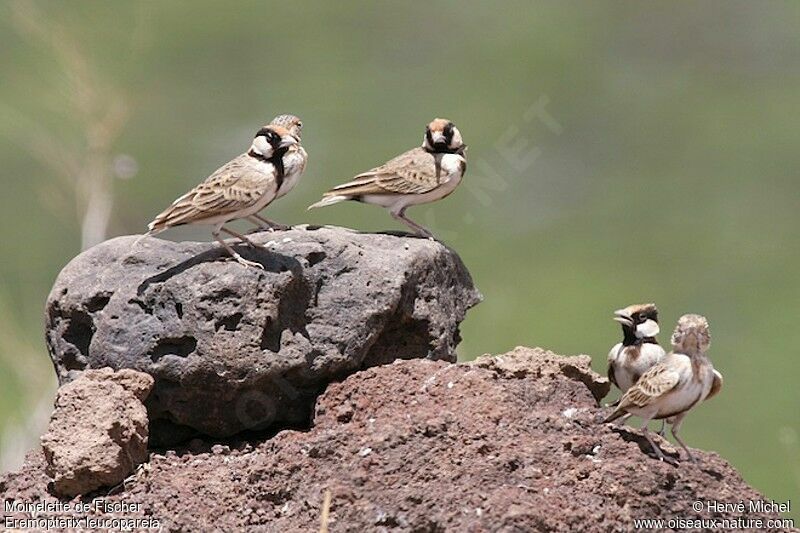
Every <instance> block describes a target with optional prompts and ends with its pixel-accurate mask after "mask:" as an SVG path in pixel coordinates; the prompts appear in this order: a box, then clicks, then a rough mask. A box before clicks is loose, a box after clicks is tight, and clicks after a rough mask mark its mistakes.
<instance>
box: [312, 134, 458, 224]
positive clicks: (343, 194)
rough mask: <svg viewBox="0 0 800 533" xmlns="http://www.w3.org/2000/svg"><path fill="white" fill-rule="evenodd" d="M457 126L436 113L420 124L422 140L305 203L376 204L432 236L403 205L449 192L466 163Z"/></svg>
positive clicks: (324, 204) (431, 200)
mask: <svg viewBox="0 0 800 533" xmlns="http://www.w3.org/2000/svg"><path fill="white" fill-rule="evenodd" d="M466 148H467V147H466V145H465V144H464V142H463V140H462V139H461V132H459V131H458V128H456V127H455V125H453V123H452V122H450V121H449V120H447V119H443V118H437V119H435V120H434V121H433V122H431V123H430V124H428V127H427V128H426V129H425V139H424V141H423V143H422V146H421V147H419V148H414V149H412V150H409V151H408V152H405V153H403V154H400V155H399V156H397V157H395V158H394V159H392V160H390V161H388V162H387V163H384V164H383V165H381V166H379V167H375V168H373V169H372V170H368V171H367V172H364V173H362V174H359V175H358V176H356V177H355V178H353V180H352V181H349V182H347V183H344V184H342V185H337V186H336V187H334V188H333V189H331V190H330V191H328V192H326V193H325V194H324V195H323V198H322V200H320V201H319V202H317V203H315V204H313V205H311V206H309V209H313V208H315V207H325V206H328V205H333V204H336V203H339V202H342V201H344V200H356V201H358V202H364V203H368V204H375V205H379V206H381V207H385V208H387V209H388V210H389V213H391V215H392V217H394V218H395V219H397V220H399V221H401V222H403V223H404V224H406V225H407V226H408V227H410V228H411V229H412V230H413V231H414V233H416V234H417V235H419V236H422V237H428V238H433V234H432V233H431V232H430V231H428V229H426V228H425V227H423V226H421V225H419V224H417V223H416V222H414V221H413V220H411V219H410V218H408V217H406V215H405V211H406V209H407V208H408V207H411V206H413V205H418V204H426V203H429V202H434V201H436V200H440V199H442V198H444V197H445V196H447V195H448V194H450V193H451V192H453V191H454V190H455V188H456V187H458V184H459V183H460V182H461V178H462V177H463V176H464V171H465V170H466V169H467V159H466V157H465V150H466Z"/></svg>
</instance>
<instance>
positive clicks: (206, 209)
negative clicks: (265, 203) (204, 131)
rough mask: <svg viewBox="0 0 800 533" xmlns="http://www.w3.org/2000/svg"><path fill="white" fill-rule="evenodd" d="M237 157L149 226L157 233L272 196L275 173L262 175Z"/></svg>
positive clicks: (223, 213) (176, 202) (244, 206)
mask: <svg viewBox="0 0 800 533" xmlns="http://www.w3.org/2000/svg"><path fill="white" fill-rule="evenodd" d="M243 157H246V156H240V157H237V158H236V159H233V160H232V161H230V162H229V163H227V164H225V165H223V166H222V167H220V168H219V169H217V170H216V171H215V172H214V173H213V174H211V175H210V176H209V177H208V178H206V180H205V181H203V183H201V184H200V185H198V186H197V187H195V188H194V189H192V190H191V191H189V192H188V193H186V194H184V195H183V196H181V197H180V198H178V199H177V200H175V201H174V202H173V203H172V205H171V206H169V207H168V208H167V209H165V210H164V211H163V212H162V213H161V214H159V215H158V216H157V217H156V218H155V219H154V220H153V222H151V223H150V229H151V231H152V230H158V229H164V228H167V227H171V226H179V225H181V224H189V223H192V222H199V221H202V220H204V219H207V218H211V217H217V216H224V215H227V214H232V213H236V212H237V211H241V210H242V209H247V208H248V207H253V206H255V205H256V204H257V203H258V202H259V201H260V200H262V199H263V197H264V195H265V194H272V195H274V194H275V192H276V191H275V190H274V189H275V185H276V180H275V176H274V173H264V172H263V171H261V170H259V169H258V168H256V167H254V166H253V165H251V164H250V163H249V161H248V160H246V159H243Z"/></svg>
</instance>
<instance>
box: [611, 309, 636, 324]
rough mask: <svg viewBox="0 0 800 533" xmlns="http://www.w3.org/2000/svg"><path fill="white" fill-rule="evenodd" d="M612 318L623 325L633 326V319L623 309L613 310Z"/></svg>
mask: <svg viewBox="0 0 800 533" xmlns="http://www.w3.org/2000/svg"><path fill="white" fill-rule="evenodd" d="M614 320H616V321H617V322H619V323H620V324H622V325H623V326H633V319H632V318H631V316H630V315H629V314H628V313H627V312H626V311H625V310H624V309H617V310H616V311H614Z"/></svg>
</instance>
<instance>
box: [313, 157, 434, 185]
mask: <svg viewBox="0 0 800 533" xmlns="http://www.w3.org/2000/svg"><path fill="white" fill-rule="evenodd" d="M440 172H441V170H440V169H439V168H437V165H436V157H435V156H433V155H432V154H429V153H428V152H426V151H425V150H423V149H422V148H414V149H413V150H409V151H408V152H406V153H404V154H401V155H399V156H397V157H395V158H394V159H392V160H391V161H388V162H387V163H385V164H383V165H381V166H379V167H375V168H373V169H372V170H368V171H367V172H364V173H362V174H359V175H358V176H356V177H355V178H353V180H352V181H349V182H347V183H343V184H342V185H337V186H336V187H334V188H333V189H331V190H330V191H328V192H327V193H325V195H326V196H336V195H347V196H361V195H364V194H423V193H426V192H429V191H432V190H433V189H435V188H436V187H438V186H439V185H440V181H439V179H440V177H439V174H440Z"/></svg>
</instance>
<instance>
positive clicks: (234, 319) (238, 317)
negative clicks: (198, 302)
mask: <svg viewBox="0 0 800 533" xmlns="http://www.w3.org/2000/svg"><path fill="white" fill-rule="evenodd" d="M241 321H242V313H234V314H232V315H231V316H226V317H225V318H221V319H220V320H217V322H216V324H214V328H215V329H216V330H217V331H219V329H220V328H225V330H226V331H236V328H238V327H239V322H241ZM262 350H263V348H262Z"/></svg>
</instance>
